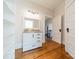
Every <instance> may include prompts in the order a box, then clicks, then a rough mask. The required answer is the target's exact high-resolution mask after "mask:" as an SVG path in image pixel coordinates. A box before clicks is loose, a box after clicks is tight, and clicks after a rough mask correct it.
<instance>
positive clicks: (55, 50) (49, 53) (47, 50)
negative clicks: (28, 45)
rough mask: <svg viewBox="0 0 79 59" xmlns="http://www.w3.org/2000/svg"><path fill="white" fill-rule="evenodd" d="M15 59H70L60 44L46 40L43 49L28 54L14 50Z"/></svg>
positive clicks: (20, 50)
mask: <svg viewBox="0 0 79 59" xmlns="http://www.w3.org/2000/svg"><path fill="white" fill-rule="evenodd" d="M16 59H72V58H71V56H69V55H68V54H67V53H66V52H65V50H64V48H63V47H61V45H60V44H58V43H56V42H54V41H51V40H48V41H46V43H45V44H43V47H41V48H37V49H34V50H31V51H28V52H22V49H18V50H16Z"/></svg>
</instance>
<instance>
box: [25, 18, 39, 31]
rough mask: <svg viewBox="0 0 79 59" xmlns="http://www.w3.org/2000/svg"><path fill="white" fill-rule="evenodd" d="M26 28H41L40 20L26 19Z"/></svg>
mask: <svg viewBox="0 0 79 59" xmlns="http://www.w3.org/2000/svg"><path fill="white" fill-rule="evenodd" d="M24 29H30V30H40V20H34V19H24Z"/></svg>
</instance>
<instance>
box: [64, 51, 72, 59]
mask: <svg viewBox="0 0 79 59" xmlns="http://www.w3.org/2000/svg"><path fill="white" fill-rule="evenodd" d="M65 52H66V55H65V56H66V57H67V58H69V59H73V57H72V56H71V55H70V54H69V53H68V52H67V51H65Z"/></svg>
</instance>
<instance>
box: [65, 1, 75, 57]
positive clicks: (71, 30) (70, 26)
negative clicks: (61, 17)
mask: <svg viewBox="0 0 79 59" xmlns="http://www.w3.org/2000/svg"><path fill="white" fill-rule="evenodd" d="M65 47H66V51H67V52H69V54H70V55H71V56H73V57H74V56H75V55H74V54H75V2H74V1H72V3H71V4H70V5H69V6H66V9H65Z"/></svg>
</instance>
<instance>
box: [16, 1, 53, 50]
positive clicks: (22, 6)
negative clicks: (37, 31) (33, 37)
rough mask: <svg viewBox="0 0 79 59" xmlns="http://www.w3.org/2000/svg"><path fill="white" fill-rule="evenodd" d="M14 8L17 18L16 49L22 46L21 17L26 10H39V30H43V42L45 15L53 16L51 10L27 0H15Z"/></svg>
mask: <svg viewBox="0 0 79 59" xmlns="http://www.w3.org/2000/svg"><path fill="white" fill-rule="evenodd" d="M16 10H17V11H16V18H17V23H16V25H17V26H16V28H17V40H16V49H17V48H22V33H23V17H24V12H26V10H35V11H37V12H39V14H40V20H41V30H42V32H43V42H45V16H46V15H49V16H53V12H52V11H50V10H49V9H47V8H44V7H42V6H40V5H38V4H35V3H32V2H28V1H27V0H26V1H23V0H17V5H16Z"/></svg>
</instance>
